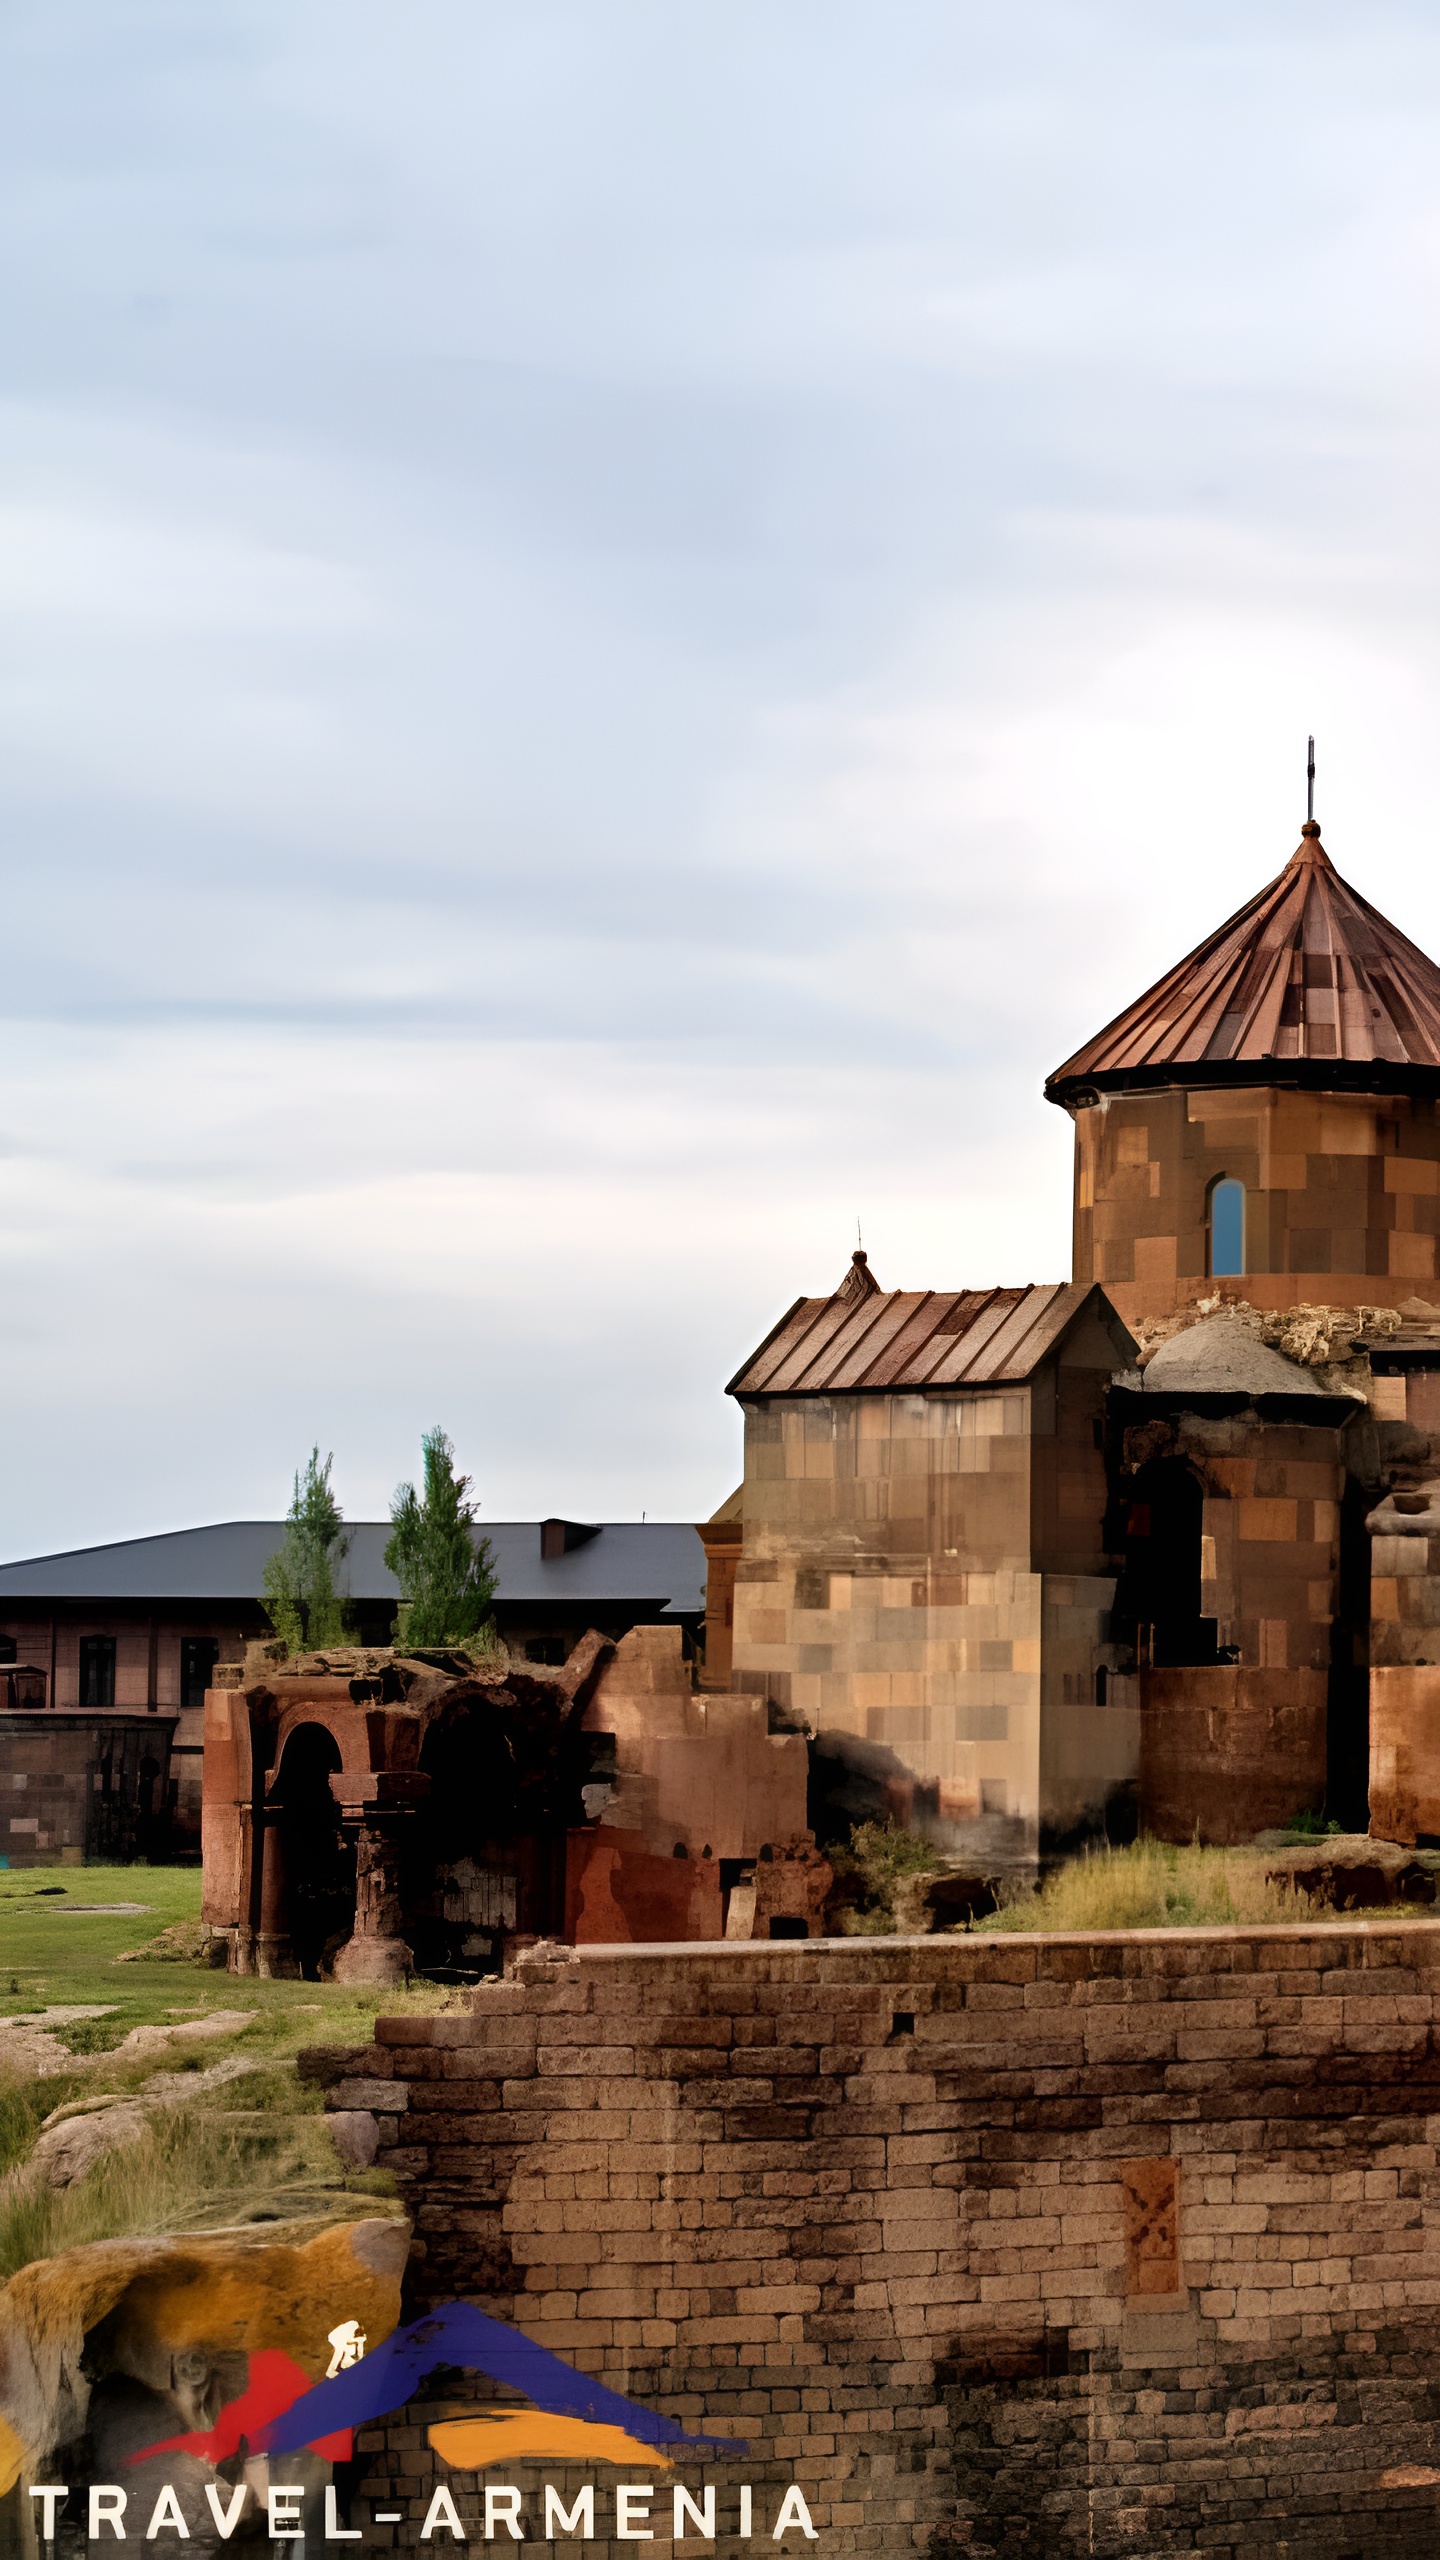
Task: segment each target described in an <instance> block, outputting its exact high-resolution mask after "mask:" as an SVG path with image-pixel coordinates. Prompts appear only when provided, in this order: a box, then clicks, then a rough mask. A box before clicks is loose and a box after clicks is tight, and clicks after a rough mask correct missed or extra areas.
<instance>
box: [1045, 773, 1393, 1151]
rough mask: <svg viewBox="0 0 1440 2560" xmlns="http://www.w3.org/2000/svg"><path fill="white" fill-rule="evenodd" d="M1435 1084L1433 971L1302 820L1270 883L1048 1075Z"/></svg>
mask: <svg viewBox="0 0 1440 2560" xmlns="http://www.w3.org/2000/svg"><path fill="white" fill-rule="evenodd" d="M1270 1081H1274V1082H1277V1083H1283V1084H1306V1085H1322V1086H1324V1087H1326V1088H1327V1089H1328V1090H1330V1091H1332V1092H1333V1091H1336V1090H1344V1089H1352V1090H1361V1091H1366V1092H1380V1093H1421V1094H1436V1093H1440V968H1437V967H1436V965H1435V963H1434V961H1433V960H1427V958H1426V956H1425V954H1424V952H1423V951H1419V950H1417V949H1416V946H1415V944H1414V943H1413V942H1409V941H1407V939H1406V937H1405V935H1404V934H1403V933H1400V932H1398V931H1397V929H1396V927H1395V926H1394V925H1393V924H1390V923H1389V922H1388V921H1387V919H1386V918H1385V917H1384V916H1382V915H1381V914H1380V913H1379V912H1378V910H1377V909H1376V908H1374V907H1372V906H1371V905H1370V904H1369V903H1368V901H1367V900H1366V899H1364V898H1362V897H1361V896H1360V895H1359V893H1358V891H1356V890H1354V889H1352V888H1351V887H1350V885H1349V883H1348V881H1345V880H1342V879H1341V877H1340V874H1339V872H1338V871H1337V870H1336V869H1335V866H1334V864H1333V863H1332V862H1331V860H1330V857H1329V855H1328V854H1327V853H1326V851H1325V848H1324V846H1323V845H1322V844H1321V842H1320V829H1319V826H1318V825H1317V823H1316V821H1315V820H1314V819H1313V818H1311V819H1308V820H1307V821H1306V824H1305V827H1304V830H1303V832H1302V835H1301V839H1300V843H1299V845H1298V846H1297V847H1296V850H1295V852H1294V853H1293V854H1292V855H1291V857H1290V860H1289V861H1288V862H1287V863H1286V865H1285V868H1284V870H1283V871H1282V872H1281V874H1280V876H1279V878H1278V879H1277V880H1272V881H1271V882H1270V884H1269V887H1268V888H1265V889H1262V890H1261V891H1260V894H1259V896H1258V897H1255V898H1252V899H1251V900H1250V903H1249V905H1248V906H1245V907H1242V908H1241V909H1240V911H1239V913H1238V915H1233V916H1231V917H1230V919H1229V921H1228V923H1226V924H1222V925H1221V927H1220V929H1219V931H1218V933H1212V934H1211V936H1210V939H1209V940H1208V942H1202V943H1201V945H1200V947H1199V949H1198V950H1196V951H1192V952H1191V953H1190V954H1189V956H1188V957H1187V958H1186V959H1184V960H1182V961H1180V962H1179V963H1178V965H1177V966H1176V967H1175V968H1173V969H1171V970H1170V971H1169V973H1168V975H1167V976H1165V977H1163V978H1161V979H1160V980H1159V982H1158V984H1157V985H1155V986H1153V987H1151V988H1150V989H1149V990H1148V992H1147V993H1146V994H1145V995H1143V996H1141V997H1139V998H1138V1000H1137V1001H1136V1002H1135V1003H1134V1004H1132V1005H1130V1006H1129V1007H1128V1008H1127V1010H1126V1011H1125V1012H1124V1013H1122V1014H1120V1015H1119V1016H1118V1017H1117V1018H1116V1020H1115V1021H1114V1022H1111V1023H1108V1024H1107V1025H1106V1027H1105V1029H1104V1030H1103V1031H1102V1032H1100V1033H1099V1034H1098V1036H1097V1037H1096V1038H1095V1039H1093V1040H1091V1041H1088V1042H1087V1043H1086V1046H1085V1047H1084V1048H1083V1049H1077V1051H1076V1053H1075V1055H1074V1057H1073V1058H1067V1059H1066V1061H1065V1064H1064V1066H1063V1067H1057V1068H1056V1070H1055V1072H1054V1074H1053V1075H1052V1076H1050V1077H1049V1078H1048V1079H1047V1082H1046V1086H1045V1092H1046V1096H1047V1098H1048V1099H1049V1100H1050V1101H1051V1102H1059V1103H1067V1102H1076V1101H1079V1100H1081V1099H1082V1098H1083V1096H1084V1094H1085V1092H1086V1090H1087V1089H1089V1090H1091V1091H1094V1092H1100V1093H1106V1092H1109V1093H1113V1092H1117V1091H1121V1090H1128V1091H1133V1090H1134V1089H1135V1088H1136V1087H1137V1086H1153V1085H1161V1084H1176V1083H1185V1084H1189V1085H1224V1084H1254V1083H1256V1082H1270Z"/></svg>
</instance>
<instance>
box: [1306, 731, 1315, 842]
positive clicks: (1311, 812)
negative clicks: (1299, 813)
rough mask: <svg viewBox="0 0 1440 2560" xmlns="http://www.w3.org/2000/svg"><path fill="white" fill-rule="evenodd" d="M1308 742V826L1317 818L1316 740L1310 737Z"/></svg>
mask: <svg viewBox="0 0 1440 2560" xmlns="http://www.w3.org/2000/svg"><path fill="white" fill-rule="evenodd" d="M1307 744H1308V746H1309V749H1310V760H1309V762H1308V764H1307V765H1306V767H1305V821H1306V824H1307V826H1309V825H1313V824H1314V819H1315V741H1314V739H1313V738H1311V739H1309V740H1308V741H1307Z"/></svg>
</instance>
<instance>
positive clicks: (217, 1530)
mask: <svg viewBox="0 0 1440 2560" xmlns="http://www.w3.org/2000/svg"><path fill="white" fill-rule="evenodd" d="M284 1526H285V1524H284V1522H283V1521H282V1520H222V1521H218V1522H217V1523H215V1525H214V1526H213V1527H209V1528H203V1529H175V1530H171V1531H169V1532H168V1533H166V1534H164V1535H162V1536H160V1537H155V1538H123V1539H121V1540H119V1541H118V1542H117V1544H115V1545H114V1546H107V1547H74V1548H71V1549H69V1550H68V1551H66V1552H65V1553H63V1554H60V1555H51V1556H27V1557H24V1558H22V1559H21V1560H20V1561H18V1562H17V1563H15V1564H5V1565H0V1605H3V1604H4V1603H5V1602H6V1601H15V1600H93V1601H97V1602H98V1601H104V1600H148V1601H154V1602H156V1603H161V1602H164V1601H167V1600H213V1601H230V1600H241V1601H247V1600H254V1599H256V1598H257V1597H258V1595H259V1591H260V1581H261V1576H262V1574H263V1573H264V1570H265V1563H266V1559H267V1557H269V1556H272V1555H273V1554H274V1553H275V1550H276V1548H277V1547H278V1546H279V1544H280V1540H281V1537H282V1535H283V1534H284ZM346 1528H347V1530H348V1531H349V1533H350V1540H351V1545H350V1553H349V1557H348V1559H347V1563H346V1569H345V1573H344V1575H343V1577H342V1584H343V1585H344V1587H346V1588H347V1590H348V1595H349V1596H350V1597H351V1598H353V1599H356V1600H380V1601H392V1602H393V1601H395V1600H398V1598H399V1596H400V1594H399V1589H398V1587H397V1585H396V1581H395V1577H394V1575H393V1574H392V1573H391V1572H390V1571H389V1569H388V1567H387V1566H386V1563H385V1544H386V1541H387V1539H388V1538H389V1536H390V1523H389V1521H388V1520H352V1521H347V1522H346ZM484 1534H485V1536H486V1537H487V1538H488V1539H489V1541H490V1545H491V1548H492V1550H493V1552H494V1556H495V1564H496V1570H497V1575H498V1588H497V1592H496V1597H497V1598H498V1599H499V1600H500V1601H502V1602H506V1603H509V1604H510V1605H511V1606H519V1607H524V1606H526V1605H527V1604H529V1603H532V1602H538V1603H543V1604H546V1605H550V1604H554V1603H569V1604H573V1605H574V1606H576V1607H593V1608H595V1609H596V1610H597V1612H600V1613H601V1614H603V1612H604V1609H605V1606H606V1604H607V1603H612V1602H613V1603H614V1605H615V1607H616V1608H617V1609H620V1610H624V1609H633V1608H635V1607H637V1606H639V1607H642V1608H654V1609H656V1610H663V1611H664V1613H665V1614H666V1615H669V1616H678V1615H683V1614H686V1613H688V1612H690V1611H692V1610H699V1609H703V1608H704V1606H705V1550H704V1548H703V1547H702V1546H701V1544H700V1538H699V1533H698V1531H696V1530H695V1529H693V1528H692V1527H691V1526H690V1524H689V1523H688V1521H683V1520H682V1521H673V1520H619V1521H609V1522H607V1523H606V1524H605V1525H604V1526H603V1527H602V1528H599V1529H597V1530H596V1532H595V1534H594V1536H593V1537H589V1538H587V1539H586V1540H585V1543H584V1544H583V1546H576V1547H573V1548H572V1549H571V1550H570V1551H569V1552H568V1553H566V1554H562V1555H557V1556H553V1557H549V1558H544V1559H542V1557H541V1553H540V1523H539V1521H538V1520H495V1521H490V1522H488V1523H486V1524H485V1529H484Z"/></svg>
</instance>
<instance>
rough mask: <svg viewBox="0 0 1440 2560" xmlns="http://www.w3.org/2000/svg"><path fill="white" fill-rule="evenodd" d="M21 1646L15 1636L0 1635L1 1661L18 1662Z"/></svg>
mask: <svg viewBox="0 0 1440 2560" xmlns="http://www.w3.org/2000/svg"><path fill="white" fill-rule="evenodd" d="M19 1659H20V1653H19V1648H18V1646H17V1644H16V1642H15V1638H14V1637H13V1636H0V1662H18V1661H19Z"/></svg>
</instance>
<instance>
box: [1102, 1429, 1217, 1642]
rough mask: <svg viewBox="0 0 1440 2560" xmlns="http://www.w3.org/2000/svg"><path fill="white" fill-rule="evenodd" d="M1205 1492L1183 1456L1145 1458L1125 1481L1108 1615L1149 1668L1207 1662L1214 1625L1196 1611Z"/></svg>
mask: <svg viewBox="0 0 1440 2560" xmlns="http://www.w3.org/2000/svg"><path fill="white" fill-rule="evenodd" d="M1204 1510H1205V1496H1204V1492H1203V1490H1202V1488H1201V1485H1200V1481H1199V1478H1198V1477H1197V1476H1195V1475H1194V1474H1193V1473H1192V1471H1191V1469H1190V1468H1189V1467H1188V1466H1187V1465H1186V1464H1185V1461H1184V1460H1183V1458H1151V1459H1150V1460H1149V1461H1148V1462H1147V1464H1146V1465H1144V1466H1143V1467H1141V1468H1140V1469H1139V1471H1138V1472H1137V1474H1136V1475H1135V1477H1134V1479H1133V1481H1132V1483H1131V1486H1130V1497H1129V1513H1128V1518H1127V1521H1126V1531H1125V1574H1124V1579H1123V1582H1122V1584H1121V1589H1120V1591H1119V1593H1117V1595H1116V1616H1117V1618H1121V1619H1123V1620H1124V1621H1125V1622H1126V1625H1127V1631H1128V1630H1130V1629H1133V1631H1134V1642H1135V1648H1136V1652H1137V1654H1138V1657H1139V1659H1140V1661H1141V1662H1142V1663H1151V1664H1153V1665H1154V1666H1155V1667H1156V1668H1157V1669H1161V1668H1164V1667H1166V1666H1175V1665H1179V1664H1185V1663H1206V1662H1213V1661H1214V1660H1215V1637H1216V1625H1215V1620H1214V1619H1213V1618H1202V1616H1201V1614H1200V1580H1201V1575H1200V1536H1201V1529H1202V1525H1203V1520H1204Z"/></svg>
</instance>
